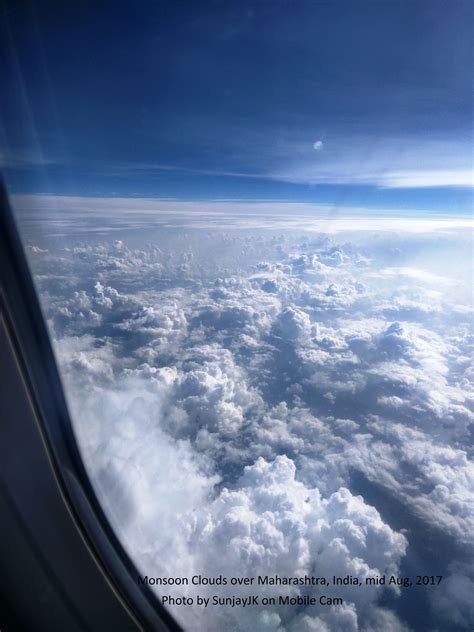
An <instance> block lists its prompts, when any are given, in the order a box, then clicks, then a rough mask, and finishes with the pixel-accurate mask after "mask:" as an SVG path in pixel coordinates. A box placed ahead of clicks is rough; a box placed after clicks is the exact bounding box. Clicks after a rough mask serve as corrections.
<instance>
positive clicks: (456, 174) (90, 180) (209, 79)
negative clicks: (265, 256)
mask: <svg viewBox="0 0 474 632" xmlns="http://www.w3.org/2000/svg"><path fill="white" fill-rule="evenodd" d="M20 5H21V6H20ZM0 6H2V9H3V12H4V19H3V20H2V22H3V24H4V27H3V28H4V31H3V32H2V40H3V41H4V43H5V44H6V46H5V50H4V51H3V55H2V58H3V62H2V64H3V66H4V68H3V71H2V76H3V77H4V79H3V80H2V84H3V86H4V88H3V90H2V96H1V136H0V140H1V160H2V165H3V169H4V172H5V173H6V176H7V181H8V183H9V186H10V188H11V189H12V190H14V191H22V192H36V193H38V192H44V193H57V194H74V195H97V194H99V195H116V194H119V195H133V196H156V197H176V198H184V199H202V198H244V199H255V198H259V199H261V198H265V199H291V200H314V201H320V202H329V203H331V204H336V205H367V206H378V205H380V206H387V207H404V208H406V207H409V208H410V207H413V208H424V209H430V208H432V209H436V210H446V211H449V210H452V211H462V210H467V209H468V208H469V207H470V205H471V204H472V175H470V172H472V163H473V159H472V141H473V123H472V121H473V97H472V89H473V81H472V38H473V8H472V7H473V5H472V3H471V2H464V1H463V0H451V1H450V2H444V1H437V0H412V1H405V2H398V1H395V0H376V1H374V2H364V1H361V2H343V1H337V2H336V1H334V2H321V1H317V0H314V1H311V2H302V1H300V2H278V1H276V2H270V1H262V2H242V1H239V2H235V3H233V2H151V1H150V2H140V1H136V0H135V1H129V2H107V3H101V2H75V3H67V2H62V3H52V2H48V1H42V2H40V3H38V4H32V3H30V4H28V3H26V2H25V3H15V2H11V3H7V4H6V5H0ZM5 14H6V16H7V19H5Z"/></svg>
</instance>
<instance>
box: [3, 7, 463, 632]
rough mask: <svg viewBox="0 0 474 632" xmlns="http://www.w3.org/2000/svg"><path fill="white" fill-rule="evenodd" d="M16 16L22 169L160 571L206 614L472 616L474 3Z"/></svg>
mask: <svg viewBox="0 0 474 632" xmlns="http://www.w3.org/2000/svg"><path fill="white" fill-rule="evenodd" d="M2 11H3V18H4V19H3V20H2V21H3V26H2V29H3V37H2V39H3V41H4V43H3V45H2V48H3V62H2V63H3V67H4V73H3V75H4V81H3V83H4V90H3V94H2V97H1V106H0V108H1V109H0V132H1V135H0V141H1V146H0V148H1V154H0V160H1V172H2V176H3V178H4V180H5V183H6V186H7V188H8V192H9V196H10V201H11V204H12V207H13V210H14V213H15V218H16V222H17V225H18V229H19V231H20V233H21V237H22V241H23V244H24V249H25V252H26V255H27V258H28V262H29V266H30V269H31V271H32V274H33V277H34V281H35V286H36V290H37V293H38V296H39V299H40V302H41V307H42V310H43V315H44V319H45V321H46V323H47V327H48V332H49V336H50V339H51V342H52V345H53V348H54V353H55V358H56V361H57V365H58V368H59V371H60V375H61V379H62V383H63V387H64V390H65V395H66V399H67V404H68V407H69V410H70V414H71V417H72V422H73V427H74V433H75V439H76V441H77V445H78V448H79V451H80V455H81V458H82V460H83V463H84V466H85V468H86V471H87V473H88V476H89V477H90V480H91V482H92V485H93V488H94V490H95V493H96V495H97V498H98V500H99V501H100V504H101V506H102V508H103V510H104V512H105V514H106V516H107V518H108V520H109V522H110V525H111V526H112V528H113V530H114V532H115V533H116V534H117V536H118V538H119V539H120V541H121V543H122V544H123V546H124V547H125V549H126V551H127V552H128V554H129V555H130V556H131V558H132V560H133V562H134V564H135V567H136V570H137V572H136V577H134V581H136V583H137V584H139V585H143V586H148V587H150V588H151V589H152V590H153V591H154V592H155V593H156V595H157V596H158V597H159V599H160V602H161V603H162V604H163V605H164V606H165V608H166V609H167V610H168V611H169V612H171V614H172V615H173V617H174V618H175V619H176V620H177V622H178V623H179V624H180V625H181V626H183V628H184V629H186V630H202V631H209V632H217V631H222V630H229V631H247V630H259V631H260V630H261V631H262V632H263V631H268V632H270V631H271V632H284V631H285V632H300V631H302V632H310V631H316V630H318V631H321V632H326V631H343V632H346V631H347V632H355V631H357V630H360V631H361V632H362V631H366V632H368V631H370V630H392V631H394V632H395V631H402V630H407V631H408V630H414V631H426V630H446V631H448V630H472V628H473V625H474V610H473V606H472V590H473V588H474V565H473V557H472V533H473V532H474V530H473V527H474V503H473V480H474V473H473V472H474V470H473V466H472V460H471V458H472V428H473V421H474V410H473V401H474V390H473V378H474V372H473V365H472V358H473V332H472V315H473V297H472V282H473V259H472V246H473V244H472V235H473V233H472V229H473V218H472V202H473V198H472V186H473V179H472V167H473V163H472V142H473V124H472V121H473V119H472V113H473V109H472V108H473V97H472V94H473V92H472V88H473V82H472V58H471V52H472V34H473V33H472V24H473V21H472V18H473V6H472V4H471V3H469V2H464V0H456V1H455V2H453V3H451V4H447V3H445V2H442V1H441V0H440V1H438V0H434V1H433V2H430V3H427V2H425V1H424V0H413V1H412V2H408V3H400V2H398V1H396V0H387V1H386V2H373V1H371V0H363V1H362V2H360V3H352V2H346V1H345V0H343V1H341V2H330V1H316V0H315V1H309V0H308V1H305V0H302V1H301V2H296V3H287V2H272V3H269V2H264V1H256V0H255V1H249V2H247V1H245V2H240V3H233V2H211V1H209V2H207V1H206V2H199V3H193V2H189V3H172V2H166V1H160V2H129V1H124V2H118V3H112V4H110V3H106V4H100V3H99V4H90V3H82V2H77V3H66V4H64V3H57V2H53V1H50V0H46V1H45V2H41V3H35V2H32V3H25V4H21V5H20V4H17V3H10V2H6V3H5V5H4V7H3V8H2Z"/></svg>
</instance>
